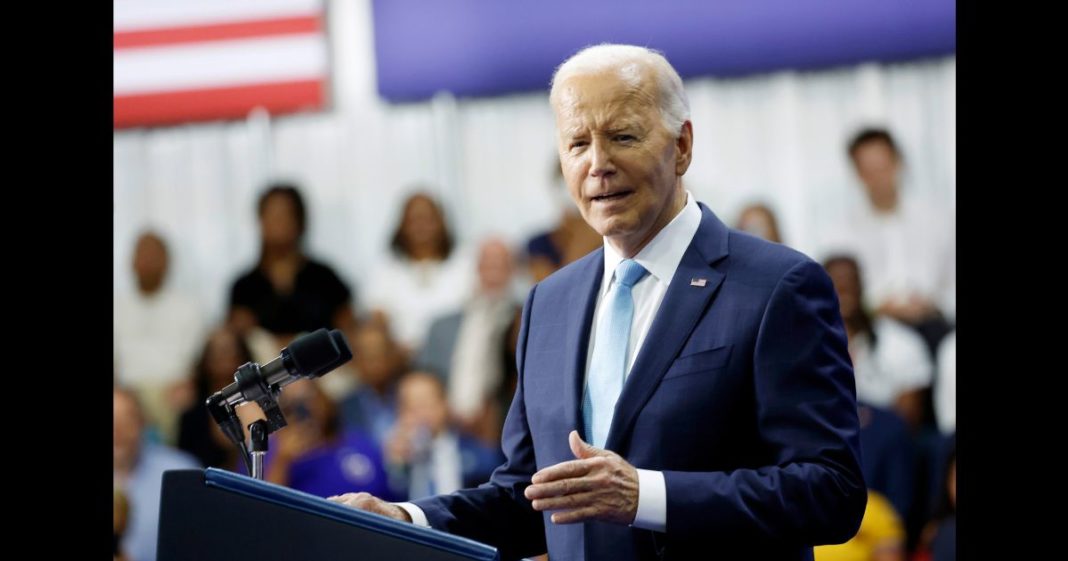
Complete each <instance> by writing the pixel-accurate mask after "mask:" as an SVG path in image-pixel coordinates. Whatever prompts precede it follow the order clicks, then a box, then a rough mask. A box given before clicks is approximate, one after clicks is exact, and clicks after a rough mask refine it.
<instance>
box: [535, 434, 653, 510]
mask: <svg viewBox="0 0 1068 561" xmlns="http://www.w3.org/2000/svg"><path fill="white" fill-rule="evenodd" d="M568 442H569V443H570V445H571V453H573V454H574V455H575V458H577V459H575V460H571V461H567V462H561V463H559V464H556V465H554V466H549V467H547V468H545V469H543V470H541V471H539V472H538V473H535V474H534V477H532V478H531V483H532V484H531V485H530V486H529V487H527V489H526V492H525V494H526V497H527V499H530V500H532V501H533V503H532V504H533V507H534V510H538V511H546V510H552V511H558V512H554V513H553V515H552V517H551V519H552V521H553V523H555V524H573V523H576V522H585V521H587V520H601V521H604V522H614V523H616V524H630V523H632V522H634V516H635V514H637V512H638V470H637V469H635V468H634V466H632V465H630V464H629V463H627V461H626V460H624V459H623V458H622V457H620V455H619V454H616V453H615V452H611V451H609V450H604V449H601V448H596V447H594V446H591V445H589V444H587V443H585V442H583V440H582V437H580V436H579V434H578V431H571V434H569V435H568Z"/></svg>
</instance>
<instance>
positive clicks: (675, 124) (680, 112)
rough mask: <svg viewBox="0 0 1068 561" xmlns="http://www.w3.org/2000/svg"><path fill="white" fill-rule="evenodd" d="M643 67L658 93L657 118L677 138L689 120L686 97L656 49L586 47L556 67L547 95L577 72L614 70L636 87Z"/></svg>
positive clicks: (608, 45) (633, 46)
mask: <svg viewBox="0 0 1068 561" xmlns="http://www.w3.org/2000/svg"><path fill="white" fill-rule="evenodd" d="M643 68H651V69H652V70H653V74H654V75H655V76H656V82H657V90H658V92H659V96H658V97H659V103H660V117H661V120H662V121H663V123H664V127H665V128H666V129H667V130H668V131H669V132H670V133H671V134H672V135H674V136H675V138H678V137H679V135H680V134H682V124H683V123H685V122H686V121H688V120H690V100H689V99H688V98H687V97H686V90H685V89H683V87H682V78H680V77H679V73H678V72H675V68H674V67H672V66H671V63H669V62H668V61H667V59H666V58H664V55H663V54H662V53H660V51H656V50H653V49H649V48H646V47H638V46H635V45H616V44H611V43H602V44H600V45H593V46H591V47H586V48H584V49H582V50H580V51H579V52H577V53H575V54H574V55H572V56H571V57H570V58H568V59H567V60H565V61H564V62H563V63H562V64H560V66H558V67H556V72H554V73H553V79H552V82H551V86H550V90H549V91H550V93H549V96H550V98H551V97H552V96H553V95H554V93H555V91H556V84H558V83H560V82H562V81H563V80H564V79H565V78H568V77H570V76H574V75H579V74H596V73H599V72H609V71H615V72H617V73H618V74H619V76H620V77H621V78H622V79H623V80H625V81H627V82H629V83H631V84H632V85H634V86H635V87H638V86H640V84H641V78H642V69H643Z"/></svg>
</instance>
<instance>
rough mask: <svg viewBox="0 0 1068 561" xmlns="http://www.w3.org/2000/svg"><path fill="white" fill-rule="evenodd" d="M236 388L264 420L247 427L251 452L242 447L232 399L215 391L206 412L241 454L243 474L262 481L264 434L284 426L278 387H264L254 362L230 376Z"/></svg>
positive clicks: (265, 446) (239, 424)
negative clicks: (253, 402) (262, 414)
mask: <svg viewBox="0 0 1068 561" xmlns="http://www.w3.org/2000/svg"><path fill="white" fill-rule="evenodd" d="M234 379H235V380H236V383H237V384H238V387H239V388H241V389H242V390H243V394H241V395H243V396H245V397H246V399H248V400H249V401H255V402H256V403H257V404H258V405H259V406H260V409H261V410H262V411H263V413H264V414H265V415H266V416H267V419H266V420H264V419H260V420H259V421H256V422H253V423H251V424H249V432H250V433H251V436H252V453H251V454H250V453H249V451H248V447H247V446H246V444H245V431H244V430H243V428H242V427H241V420H240V419H239V418H238V417H237V399H236V397H231V398H229V399H228V398H226V397H225V396H224V395H223V392H221V391H218V392H215V393H214V394H212V396H211V397H209V398H208V402H207V405H208V411H209V412H210V413H211V416H212V417H213V418H214V419H215V422H216V423H218V424H219V428H221V429H222V431H223V434H225V435H226V437H227V438H229V439H230V442H233V443H234V444H235V445H236V446H237V447H238V448H239V449H240V451H241V459H242V460H244V462H245V471H246V472H248V474H249V475H250V476H251V477H253V478H255V479H260V480H262V479H263V456H264V455H265V454H266V453H267V435H268V434H270V433H272V432H274V431H276V430H278V429H281V428H282V427H284V426H286V419H285V417H284V416H283V415H282V408H281V407H279V406H278V394H279V393H281V391H282V388H281V386H280V385H279V384H271V385H268V383H267V381H266V379H265V377H264V376H263V373H262V371H261V369H260V365H258V364H256V363H254V362H246V363H245V364H243V365H242V366H241V367H240V368H238V370H237V373H236V374H235V375H234Z"/></svg>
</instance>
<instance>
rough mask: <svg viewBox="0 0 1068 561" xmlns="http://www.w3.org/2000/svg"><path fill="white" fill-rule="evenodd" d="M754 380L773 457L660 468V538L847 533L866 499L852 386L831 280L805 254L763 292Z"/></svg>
mask: <svg viewBox="0 0 1068 561" xmlns="http://www.w3.org/2000/svg"><path fill="white" fill-rule="evenodd" d="M753 389H754V398H755V402H756V414H757V419H756V422H757V431H758V435H759V438H760V440H761V442H760V444H761V447H762V448H764V449H765V450H767V451H768V456H769V457H770V458H773V461H771V462H769V463H768V465H766V466H762V467H755V468H752V469H737V470H734V471H731V472H681V471H665V472H664V479H665V482H666V486H667V510H668V516H667V534H668V536H669V538H670V537H671V536H673V535H681V536H682V537H687V538H696V537H700V539H706V540H712V541H715V540H717V539H719V540H725V541H730V542H735V541H738V540H776V541H781V540H789V541H794V542H797V543H800V544H808V545H818V544H827V543H841V542H844V541H846V540H848V539H849V538H850V537H852V536H853V535H854V534H855V533H856V531H857V529H858V528H859V527H860V520H861V517H862V516H863V514H864V508H865V505H866V503H867V492H866V488H865V483H864V478H863V475H862V474H861V467H860V441H859V423H858V421H857V405H856V390H855V387H854V380H853V368H852V364H851V362H850V358H849V352H848V348H847V345H846V336H845V331H844V328H843V325H842V319H841V316H840V314H839V310H838V299H837V296H836V294H835V292H834V287H833V285H832V284H831V281H830V278H829V277H828V276H827V274H826V273H825V272H824V270H823V268H822V267H820V266H819V265H818V264H816V263H815V262H813V261H811V260H808V259H806V260H805V261H804V262H802V263H799V264H797V265H795V266H794V267H793V268H791V269H790V270H789V271H787V273H786V274H785V275H784V276H783V277H782V278H781V279H780V280H779V282H778V285H777V286H776V288H775V289H774V291H773V292H772V295H771V297H770V299H769V301H768V304H767V307H766V308H765V311H764V317H763V319H762V320H761V324H760V328H759V330H758V333H757V340H756V345H755V350H754V356H753ZM695 445H700V444H697V443H695Z"/></svg>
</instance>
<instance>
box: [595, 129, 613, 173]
mask: <svg viewBox="0 0 1068 561" xmlns="http://www.w3.org/2000/svg"><path fill="white" fill-rule="evenodd" d="M615 172H616V166H615V163H613V161H612V149H611V146H609V145H608V142H607V141H606V140H602V139H596V138H595V139H593V140H592V141H591V142H590V176H591V177H598V178H599V177H608V176H611V175H612V174H614V173H615Z"/></svg>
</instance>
